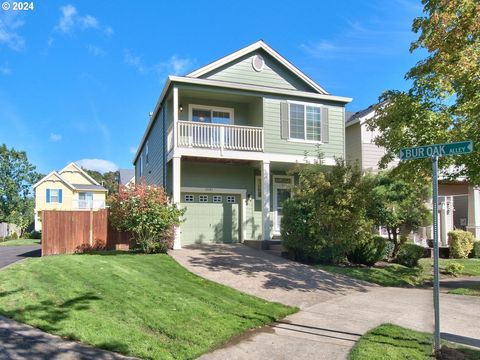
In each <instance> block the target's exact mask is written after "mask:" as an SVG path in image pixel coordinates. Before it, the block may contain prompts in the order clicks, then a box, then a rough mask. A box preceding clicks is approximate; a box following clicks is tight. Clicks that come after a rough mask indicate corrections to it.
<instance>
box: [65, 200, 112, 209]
mask: <svg viewBox="0 0 480 360" xmlns="http://www.w3.org/2000/svg"><path fill="white" fill-rule="evenodd" d="M72 207H73V208H74V209H78V210H90V209H95V210H96V209H105V201H103V200H73V203H72Z"/></svg>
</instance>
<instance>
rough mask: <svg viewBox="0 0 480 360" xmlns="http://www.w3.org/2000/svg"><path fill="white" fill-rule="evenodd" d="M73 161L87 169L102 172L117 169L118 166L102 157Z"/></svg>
mask: <svg viewBox="0 0 480 360" xmlns="http://www.w3.org/2000/svg"><path fill="white" fill-rule="evenodd" d="M75 163H76V164H77V165H78V166H80V167H83V168H85V169H88V170H94V171H99V172H101V173H102V174H103V173H106V172H109V171H117V170H118V166H117V165H116V164H115V163H113V162H112V161H109V160H104V159H81V160H77V161H75Z"/></svg>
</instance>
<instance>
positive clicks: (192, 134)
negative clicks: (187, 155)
mask: <svg viewBox="0 0 480 360" xmlns="http://www.w3.org/2000/svg"><path fill="white" fill-rule="evenodd" d="M172 130H173V126H171V127H170V128H169V129H168V135H167V147H168V150H169V151H170V150H172V149H173V146H174V136H175V134H176V136H177V139H176V140H177V146H178V147H190V148H203V149H216V150H220V151H222V152H223V151H224V150H236V151H255V152H259V151H263V148H264V137H263V128H261V127H254V126H238V125H224V124H212V123H200V122H193V121H178V122H177V129H176V131H175V132H173V131H172Z"/></svg>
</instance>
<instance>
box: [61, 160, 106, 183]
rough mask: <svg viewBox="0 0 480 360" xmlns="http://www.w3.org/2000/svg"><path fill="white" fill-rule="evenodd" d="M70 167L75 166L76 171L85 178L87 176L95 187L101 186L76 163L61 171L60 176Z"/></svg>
mask: <svg viewBox="0 0 480 360" xmlns="http://www.w3.org/2000/svg"><path fill="white" fill-rule="evenodd" d="M69 166H73V167H74V168H75V169H76V170H78V171H79V172H80V173H81V174H82V175H83V176H85V177H86V178H87V179H88V180H89V181H91V182H92V183H93V184H94V185H100V184H99V183H98V182H97V181H96V180H95V179H94V178H92V177H91V176H90V175H88V174H87V173H86V172H85V171H83V169H82V168H81V167H80V166H78V165H77V164H75V163H74V162H71V163H70V164H68V165H67V166H65V167H64V168H63V169H62V170H60V171H59V174H62V173H63V172H64V171H66V170H67V168H68V167H69ZM100 186H101V185H100Z"/></svg>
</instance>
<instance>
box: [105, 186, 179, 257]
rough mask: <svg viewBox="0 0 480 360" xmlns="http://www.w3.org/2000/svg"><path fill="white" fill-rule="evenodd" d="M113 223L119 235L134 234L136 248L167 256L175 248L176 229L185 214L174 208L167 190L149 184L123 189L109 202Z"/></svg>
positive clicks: (111, 196)
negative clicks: (126, 232)
mask: <svg viewBox="0 0 480 360" xmlns="http://www.w3.org/2000/svg"><path fill="white" fill-rule="evenodd" d="M108 205H109V221H110V223H111V224H112V226H113V227H114V228H115V229H116V230H118V231H129V232H131V233H132V234H133V241H134V248H136V249H139V250H142V251H143V252H145V253H158V252H166V251H167V250H168V249H171V248H172V246H173V240H174V233H175V226H178V225H179V224H180V222H181V217H182V215H183V213H184V210H181V209H179V208H178V207H177V206H176V205H174V204H171V203H170V202H169V199H168V197H167V195H166V194H165V190H164V189H163V188H162V187H159V186H150V185H146V184H145V183H141V184H137V185H135V186H132V187H128V188H127V187H125V186H121V187H120V189H119V191H118V193H116V194H112V195H110V197H109V198H108Z"/></svg>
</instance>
